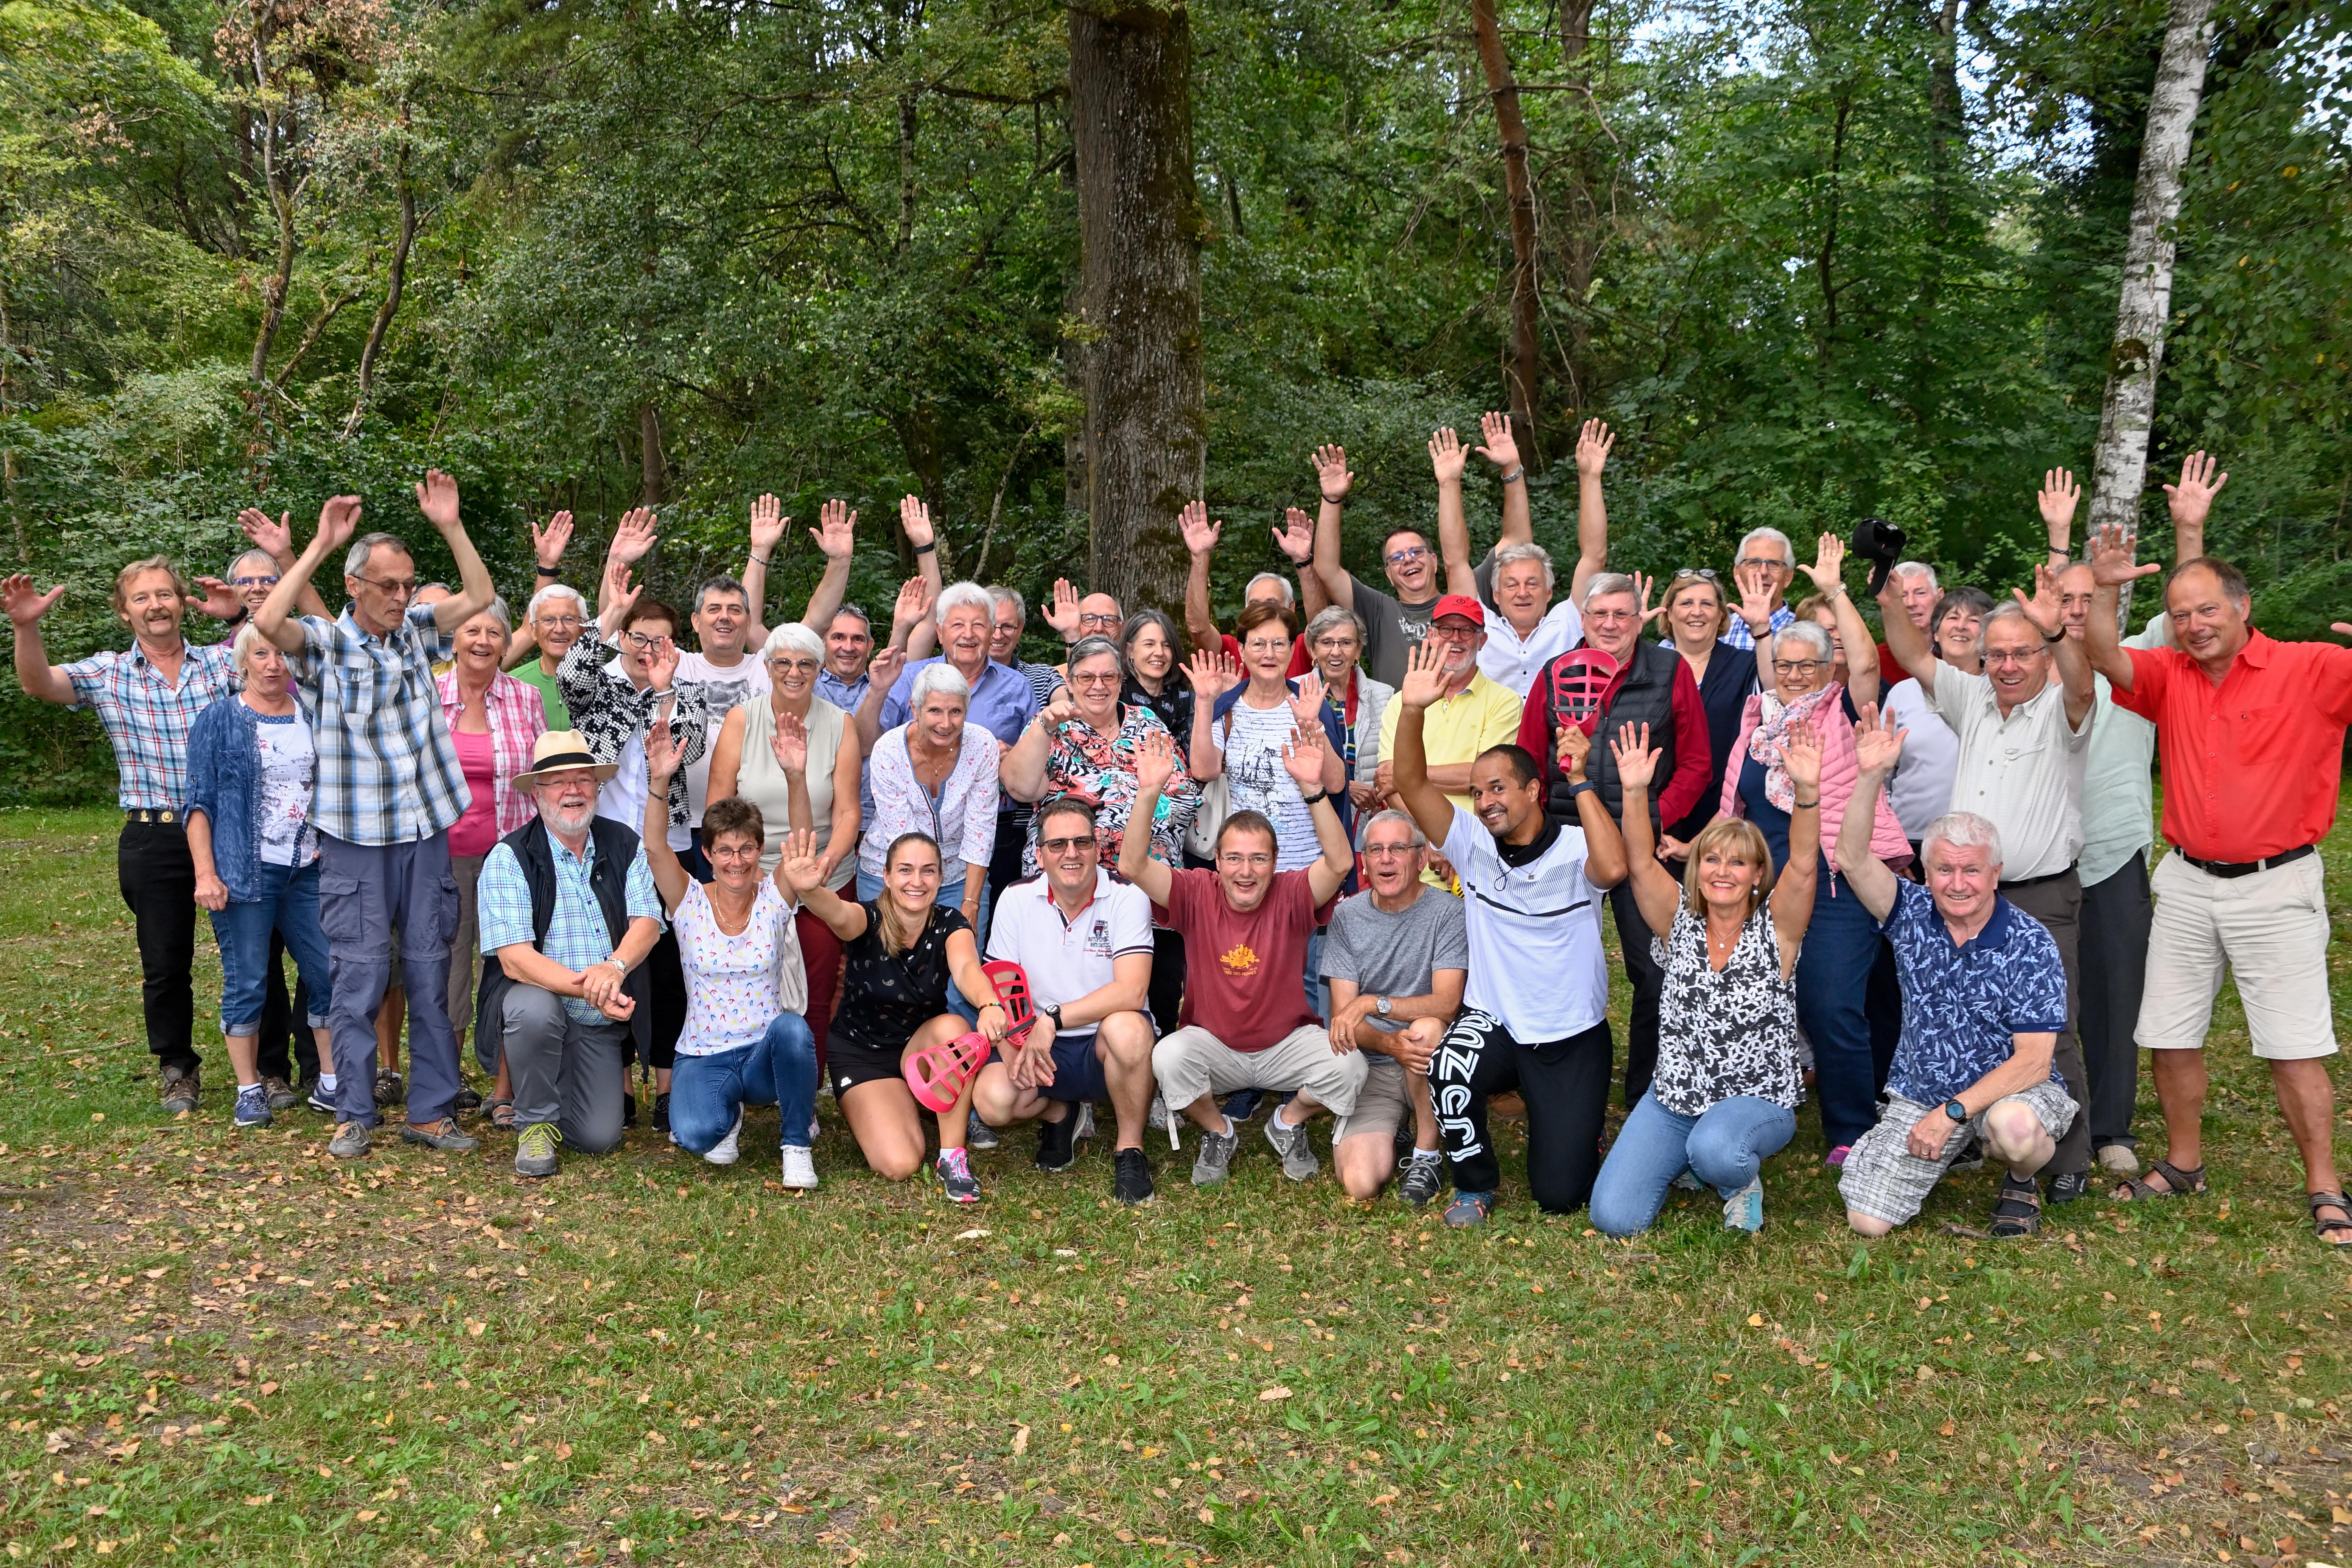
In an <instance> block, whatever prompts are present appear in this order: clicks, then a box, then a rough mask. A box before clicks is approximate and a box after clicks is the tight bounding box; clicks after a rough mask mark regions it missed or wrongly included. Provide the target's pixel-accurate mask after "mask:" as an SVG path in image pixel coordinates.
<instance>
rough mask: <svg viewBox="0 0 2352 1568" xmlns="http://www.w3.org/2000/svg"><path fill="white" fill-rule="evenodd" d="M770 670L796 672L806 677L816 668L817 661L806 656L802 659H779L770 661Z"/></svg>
mask: <svg viewBox="0 0 2352 1568" xmlns="http://www.w3.org/2000/svg"><path fill="white" fill-rule="evenodd" d="M768 668H771V669H782V670H787V671H793V670H796V671H798V672H799V673H801V674H803V675H806V674H808V673H809V672H810V671H811V670H814V668H816V660H814V659H813V658H807V657H805V656H803V657H802V658H782V657H778V658H772V659H770V660H769V661H768Z"/></svg>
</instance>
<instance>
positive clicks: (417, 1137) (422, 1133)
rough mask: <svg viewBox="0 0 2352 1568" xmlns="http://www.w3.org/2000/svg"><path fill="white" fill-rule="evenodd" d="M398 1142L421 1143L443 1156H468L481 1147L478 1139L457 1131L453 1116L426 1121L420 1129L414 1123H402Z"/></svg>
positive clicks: (455, 1119)
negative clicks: (438, 1151) (441, 1153)
mask: <svg viewBox="0 0 2352 1568" xmlns="http://www.w3.org/2000/svg"><path fill="white" fill-rule="evenodd" d="M400 1141H401V1142H404V1143H422V1144H424V1145H425V1147H426V1148H428V1149H438V1150H440V1151H441V1152H443V1153H445V1154H470V1153H472V1152H474V1151H475V1150H477V1149H478V1148H480V1147H481V1146H482V1141H481V1140H480V1139H478V1138H471V1137H468V1136H467V1135H466V1134H465V1133H463V1132H460V1131H457V1118H456V1117H454V1116H445V1117H443V1118H442V1119H441V1120H440V1121H428V1122H426V1123H425V1125H424V1126H422V1127H419V1126H418V1125H417V1124H416V1123H415V1122H414V1121H404V1122H402V1123H401V1124H400Z"/></svg>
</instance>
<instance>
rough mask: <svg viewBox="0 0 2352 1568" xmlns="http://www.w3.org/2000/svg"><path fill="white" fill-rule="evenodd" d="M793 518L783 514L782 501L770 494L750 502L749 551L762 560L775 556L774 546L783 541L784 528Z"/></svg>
mask: <svg viewBox="0 0 2352 1568" xmlns="http://www.w3.org/2000/svg"><path fill="white" fill-rule="evenodd" d="M791 521H793V520H792V519H791V518H789V517H786V516H785V515H784V503H783V502H782V501H780V500H777V499H776V498H775V497H773V496H772V495H762V496H761V497H760V499H759V500H755V501H753V502H752V503H751V553H752V554H754V555H757V556H759V557H760V558H761V560H763V561H770V560H773V559H774V558H775V553H776V546H777V545H779V544H782V542H784V528H785V525H786V524H788V523H790V522H791Z"/></svg>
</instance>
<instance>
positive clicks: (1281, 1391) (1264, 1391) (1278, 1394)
mask: <svg viewBox="0 0 2352 1568" xmlns="http://www.w3.org/2000/svg"><path fill="white" fill-rule="evenodd" d="M1257 1396H1258V1398H1259V1399H1260V1400H1262V1401H1265V1402H1268V1403H1270V1402H1272V1401H1274V1400H1276V1399H1287V1398H1289V1397H1290V1390H1288V1389H1286V1388H1261V1389H1259V1390H1258V1391H1257Z"/></svg>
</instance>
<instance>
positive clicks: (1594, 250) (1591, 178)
mask: <svg viewBox="0 0 2352 1568" xmlns="http://www.w3.org/2000/svg"><path fill="white" fill-rule="evenodd" d="M1592 4H1593V0H1560V7H1559V47H1560V81H1561V84H1562V86H1563V87H1564V88H1565V89H1566V90H1567V91H1568V92H1569V93H1570V95H1571V96H1572V97H1575V98H1580V99H1581V100H1583V101H1584V107H1585V108H1586V109H1588V110H1591V115H1592V124H1591V126H1590V127H1588V126H1586V125H1585V124H1584V122H1583V121H1582V120H1581V119H1580V120H1579V121H1577V122H1576V129H1575V132H1574V141H1573V142H1571V144H1570V148H1569V154H1568V157H1567V158H1566V159H1565V160H1563V164H1562V166H1563V167H1564V168H1565V169H1566V170H1567V172H1568V175H1569V181H1570V189H1569V192H1568V199H1567V201H1566V203H1565V204H1562V203H1560V202H1559V193H1558V188H1557V187H1555V188H1554V204H1553V213H1554V216H1555V228H1554V233H1555V235H1556V236H1557V239H1558V243H1559V247H1560V252H1561V255H1562V257H1563V258H1564V259H1565V261H1566V268H1565V269H1566V273H1567V277H1566V279H1565V283H1566V290H1565V292H1566V300H1565V303H1564V306H1563V308H1562V309H1561V310H1559V320H1560V321H1563V322H1564V323H1565V325H1566V327H1567V330H1568V347H1567V353H1566V354H1565V355H1564V359H1565V364H1564V366H1563V369H1564V371H1565V374H1566V376H1567V381H1568V388H1567V392H1568V401H1569V406H1568V408H1567V409H1566V410H1564V414H1565V415H1566V416H1569V417H1571V418H1572V417H1574V416H1578V415H1580V414H1582V413H1583V412H1584V411H1585V410H1586V409H1587V408H1588V407H1590V406H1591V405H1593V404H1595V403H1597V402H1598V401H1599V398H1598V396H1597V395H1596V394H1597V387H1596V385H1595V383H1596V382H1597V380H1598V377H1597V376H1596V375H1595V374H1594V370H1593V364H1592V312H1591V306H1590V303H1589V301H1588V300H1587V298H1586V297H1587V296H1588V295H1590V294H1591V292H1592V279H1593V274H1594V271H1595V269H1596V268H1598V267H1599V265H1600V258H1601V241H1602V239H1603V237H1604V236H1603V226H1604V224H1605V223H1606V222H1607V220H1608V209H1607V205H1606V204H1605V203H1603V202H1602V200H1601V185H1602V183H1603V180H1604V178H1605V177H1606V170H1607V165H1606V163H1604V162H1603V161H1602V158H1601V156H1597V155H1596V154H1598V153H1600V148H1599V145H1598V143H1597V142H1596V141H1595V140H1594V136H1593V132H1594V131H1596V130H1597V131H1599V132H1601V134H1602V135H1607V134H1608V133H1609V132H1608V129H1607V124H1606V122H1605V121H1602V120H1601V106H1600V100H1599V99H1598V98H1597V97H1596V96H1595V95H1594V93H1593V90H1592V58H1591V54H1592Z"/></svg>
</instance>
